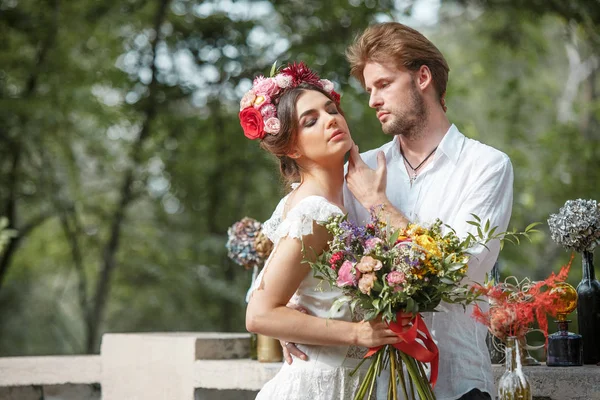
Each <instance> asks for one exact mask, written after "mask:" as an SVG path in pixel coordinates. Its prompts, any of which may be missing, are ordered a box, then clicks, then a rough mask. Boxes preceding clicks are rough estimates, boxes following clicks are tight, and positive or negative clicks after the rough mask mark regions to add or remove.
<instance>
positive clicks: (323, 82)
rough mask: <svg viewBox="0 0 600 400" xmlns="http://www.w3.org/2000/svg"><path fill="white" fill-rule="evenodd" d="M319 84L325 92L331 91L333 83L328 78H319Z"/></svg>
mask: <svg viewBox="0 0 600 400" xmlns="http://www.w3.org/2000/svg"><path fill="white" fill-rule="evenodd" d="M319 82H321V85H323V90H324V91H326V92H327V93H331V92H332V91H333V83H332V82H331V81H330V80H329V79H321V80H320V81H319Z"/></svg>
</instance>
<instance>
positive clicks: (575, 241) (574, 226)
mask: <svg viewBox="0 0 600 400" xmlns="http://www.w3.org/2000/svg"><path fill="white" fill-rule="evenodd" d="M548 226H549V227H550V234H551V236H552V239H553V240H554V241H555V242H556V243H558V244H559V245H561V246H562V247H564V248H565V249H568V250H572V251H576V252H578V253H581V258H582V268H583V273H582V279H581V282H580V283H579V285H578V286H577V322H578V326H579V333H580V334H581V336H582V337H583V362H584V363H585V364H596V363H599V362H600V282H598V280H597V279H596V276H595V271H594V253H593V251H594V249H595V248H596V246H598V244H600V205H599V204H598V202H597V201H596V200H583V199H577V200H568V201H567V202H566V203H565V205H564V206H563V207H561V208H560V210H559V211H558V213H557V214H552V215H550V218H549V219H548Z"/></svg>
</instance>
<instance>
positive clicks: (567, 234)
mask: <svg viewBox="0 0 600 400" xmlns="http://www.w3.org/2000/svg"><path fill="white" fill-rule="evenodd" d="M548 226H549V227H550V235H551V237H552V240H554V241H555V242H556V243H558V244H559V245H561V246H563V247H564V248H566V249H570V250H575V251H576V252H578V253H581V252H586V251H587V252H591V251H593V250H594V248H595V247H596V246H598V244H600V205H599V204H598V202H596V200H583V199H577V200H568V201H567V202H566V203H565V205H564V206H562V207H561V208H560V210H559V211H558V213H557V214H552V215H550V218H548Z"/></svg>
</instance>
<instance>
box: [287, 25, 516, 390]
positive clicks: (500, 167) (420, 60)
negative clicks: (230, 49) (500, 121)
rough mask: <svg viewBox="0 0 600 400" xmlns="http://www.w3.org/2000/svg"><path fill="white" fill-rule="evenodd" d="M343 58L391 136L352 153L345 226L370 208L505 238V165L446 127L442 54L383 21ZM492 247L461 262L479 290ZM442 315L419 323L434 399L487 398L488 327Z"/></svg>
mask: <svg viewBox="0 0 600 400" xmlns="http://www.w3.org/2000/svg"><path fill="white" fill-rule="evenodd" d="M347 58H348V61H349V62H350V65H351V73H352V75H353V76H354V77H356V78H357V79H358V80H359V81H360V82H361V83H362V84H363V87H364V88H365V89H366V91H367V92H368V93H369V95H370V98H369V105H370V106H371V107H372V108H373V109H375V110H376V113H377V114H376V115H377V118H378V119H379V121H380V123H381V127H382V130H383V132H384V133H385V134H388V135H392V136H393V140H392V141H391V142H389V143H387V144H385V145H383V146H382V147H380V148H379V149H375V150H371V151H368V152H366V153H363V154H362V155H359V153H358V148H357V147H354V148H353V150H352V151H351V153H350V159H349V163H348V171H347V175H346V183H347V185H346V187H345V192H344V205H345V206H346V209H347V210H348V213H349V217H350V218H351V219H353V220H355V221H357V222H359V223H364V222H365V221H366V220H367V219H368V216H369V213H368V210H369V208H370V207H372V206H376V205H380V204H384V206H385V207H384V211H385V212H386V213H388V216H387V217H388V218H389V220H390V221H391V222H392V224H393V225H394V226H396V227H405V226H406V224H408V223H409V222H424V223H427V222H433V221H434V220H435V219H436V218H440V219H441V220H442V221H443V222H444V223H445V224H448V225H449V226H451V227H453V228H454V229H455V230H456V232H457V234H458V235H459V236H460V237H465V236H466V235H467V233H468V232H471V231H472V230H473V229H474V227H473V226H471V225H469V224H467V221H470V220H472V219H473V218H472V216H471V214H475V215H477V216H478V217H480V218H481V219H482V220H483V221H486V220H487V219H489V220H490V224H491V226H497V227H498V228H497V231H498V232H502V231H505V230H506V227H507V225H508V221H509V219H510V214H511V209H512V190H513V189H512V186H513V174H512V166H511V163H510V160H509V158H508V157H507V156H506V155H505V154H503V153H502V152H500V151H498V150H496V149H493V148H491V147H489V146H486V145H484V144H481V143H479V142H477V141H475V140H472V139H468V138H466V137H465V136H464V135H462V134H461V133H460V132H459V131H458V129H457V128H456V127H455V126H454V125H452V124H451V123H450V122H449V121H448V118H447V117H446V114H445V111H446V105H445V100H444V97H445V91H446V83H447V80H448V71H449V68H448V65H447V63H446V61H445V59H444V57H443V55H442V54H441V53H440V51H439V50H438V49H437V48H436V47H435V46H434V45H433V44H432V43H431V42H430V41H429V40H428V39H426V38H425V37H424V36H423V35H422V34H420V33H419V32H417V31H416V30H414V29H411V28H409V27H407V26H405V25H402V24H399V23H395V22H391V23H384V24H378V25H374V26H371V27H369V28H367V29H366V30H365V32H363V34H362V35H361V36H360V37H358V39H357V40H356V41H355V42H354V43H353V44H352V45H351V46H350V47H349V48H348V50H347ZM499 248H500V246H499V243H498V242H497V241H494V242H491V243H490V244H489V245H488V249H486V248H483V247H482V248H480V249H478V250H477V252H476V253H475V254H474V255H473V257H472V258H471V260H470V262H469V272H468V275H469V277H470V279H472V280H473V281H477V282H483V280H484V277H485V275H486V273H489V272H490V271H491V269H492V266H493V265H494V262H495V260H496V258H497V257H498V253H499ZM443 306H444V308H445V309H446V310H447V312H439V313H425V314H424V320H425V322H426V324H427V326H428V327H429V330H430V332H431V333H432V336H433V337H434V339H435V341H436V343H437V345H438V347H439V353H440V363H439V377H438V382H437V385H436V387H435V394H436V397H437V399H438V400H455V399H460V400H478V399H491V398H493V397H494V396H493V393H494V392H495V390H494V383H493V375H492V370H491V363H490V359H489V355H488V351H487V346H486V342H485V338H486V327H484V326H483V325H480V324H478V323H476V322H475V321H474V320H473V318H471V309H470V308H467V311H464V310H463V308H462V306H460V305H449V304H443ZM290 349H291V350H292V351H293V354H299V353H296V349H294V348H293V347H292V346H288V348H287V349H286V350H290ZM286 356H287V354H286ZM288 357H289V356H288ZM382 376H386V377H387V374H382ZM382 383H387V382H382ZM379 388H381V389H386V388H387V384H383V385H379ZM378 398H386V393H383V392H381V393H378Z"/></svg>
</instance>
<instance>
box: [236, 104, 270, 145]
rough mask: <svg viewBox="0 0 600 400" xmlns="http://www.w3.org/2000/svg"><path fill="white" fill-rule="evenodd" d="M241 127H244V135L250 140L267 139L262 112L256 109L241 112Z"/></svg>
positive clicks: (246, 109)
mask: <svg viewBox="0 0 600 400" xmlns="http://www.w3.org/2000/svg"><path fill="white" fill-rule="evenodd" d="M240 125H242V129H243V130H244V135H245V136H246V137H247V138H248V139H250V140H255V139H262V138H264V137H265V128H264V127H265V123H264V121H263V118H262V115H260V111H258V110H257V109H256V108H254V107H247V108H244V109H243V110H242V111H240Z"/></svg>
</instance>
